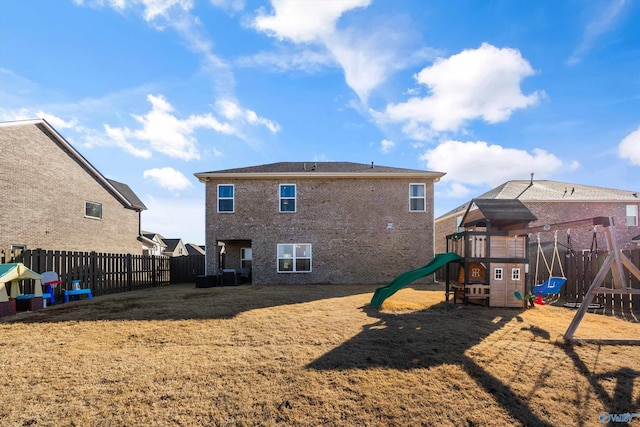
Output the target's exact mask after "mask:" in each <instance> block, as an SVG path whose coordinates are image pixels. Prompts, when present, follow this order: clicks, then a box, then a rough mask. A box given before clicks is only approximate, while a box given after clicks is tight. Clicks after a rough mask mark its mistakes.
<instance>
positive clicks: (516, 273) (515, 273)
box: [511, 268, 520, 280]
mask: <svg viewBox="0 0 640 427" xmlns="http://www.w3.org/2000/svg"><path fill="white" fill-rule="evenodd" d="M511 280H520V269H519V268H512V269H511Z"/></svg>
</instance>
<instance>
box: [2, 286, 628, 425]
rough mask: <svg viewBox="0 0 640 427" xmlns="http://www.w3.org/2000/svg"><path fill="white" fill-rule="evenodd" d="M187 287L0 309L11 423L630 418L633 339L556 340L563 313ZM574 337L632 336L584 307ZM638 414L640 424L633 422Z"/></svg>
mask: <svg viewBox="0 0 640 427" xmlns="http://www.w3.org/2000/svg"><path fill="white" fill-rule="evenodd" d="M373 290H374V287H372V286H319V285H314V286H271V287H269V286H264V287H262V286H254V287H251V286H240V287H229V288H209V289H197V288H195V287H194V285H193V284H186V285H178V286H171V287H166V288H156V289H148V290H144V291H136V292H130V293H125V294H117V295H110V296H103V297H97V298H94V300H93V301H91V302H89V301H87V302H85V301H78V302H72V303H70V304H62V305H57V306H53V307H49V308H47V309H46V310H43V311H40V312H35V313H19V314H18V315H17V316H11V317H5V318H2V319H0V368H1V370H2V375H1V376H0V393H1V395H2V404H1V405H0V420H2V421H0V424H2V425H9V426H134V425H135V426H139V425H144V426H150V425H153V426H196V425H204V426H209V425H211V426H218V425H220V426H226V425H233V426H249V425H261V426H262V425H264V426H270V425H278V424H279V425H299V426H310V425H314V426H319V425H327V426H336V425H362V426H377V425H382V426H386V425H398V426H408V425H445V426H447V425H449V426H512V425H521V426H524V425H526V426H538V425H541V426H544V425H557V426H597V425H602V424H601V423H600V422H599V416H600V414H601V413H602V412H609V413H613V414H616V413H631V414H633V413H640V357H639V356H640V347H634V346H599V345H595V344H582V345H574V346H567V345H564V344H562V343H561V336H562V334H563V333H564V331H565V329H566V327H567V326H568V324H569V322H570V321H571V319H572V317H573V315H574V313H575V312H574V311H572V310H569V309H565V308H562V307H554V306H543V307H541V306H539V307H536V308H534V309H529V310H514V309H488V308H481V307H471V306H469V307H461V306H454V305H451V304H446V303H444V293H443V292H442V291H441V290H440V289H436V288H434V287H429V286H417V287H415V288H407V289H403V290H402V291H400V292H398V293H397V294H396V295H394V296H393V297H391V298H390V299H389V300H387V302H386V303H385V305H383V307H382V309H381V310H378V309H373V308H370V307H369V306H368V303H369V301H370V299H371V296H372V294H373ZM576 335H577V336H589V337H603V336H607V337H612V338H615V337H633V338H640V323H638V320H637V319H635V318H631V319H616V318H612V317H605V316H601V315H596V314H587V315H586V316H585V319H584V321H583V323H582V325H581V326H580V328H579V329H578V331H577V334H576ZM631 424H632V425H634V424H640V419H635V420H633V421H632V423H631Z"/></svg>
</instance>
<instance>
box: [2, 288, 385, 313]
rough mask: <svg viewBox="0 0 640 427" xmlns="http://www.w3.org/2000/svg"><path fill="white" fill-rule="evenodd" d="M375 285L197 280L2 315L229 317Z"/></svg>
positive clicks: (341, 295)
mask: <svg viewBox="0 0 640 427" xmlns="http://www.w3.org/2000/svg"><path fill="white" fill-rule="evenodd" d="M375 288H376V286H375V285H305V286H296V285H272V286H251V285H241V286H230V287H214V288H196V287H195V285H194V284H180V285H170V286H164V287H159V288H148V289H143V290H137V291H131V292H123V293H118V294H111V295H104V296H99V297H94V298H93V300H92V301H88V300H86V299H85V300H80V301H71V302H70V303H58V304H55V305H53V306H49V307H48V308H46V309H44V310H39V311H36V312H22V313H18V314H17V315H16V316H5V317H0V322H3V323H13V322H21V323H39V322H43V323H44V322H47V323H51V322H66V321H96V320H188V319H230V318H233V317H235V316H237V315H238V314H240V313H243V312H246V311H250V310H256V309H260V308H268V307H277V306H283V305H290V304H301V303H307V302H313V301H320V300H324V299H331V298H344V297H348V296H352V295H358V294H363V293H369V294H373V291H374V290H375Z"/></svg>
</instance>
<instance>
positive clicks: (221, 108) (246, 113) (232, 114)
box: [216, 99, 280, 133]
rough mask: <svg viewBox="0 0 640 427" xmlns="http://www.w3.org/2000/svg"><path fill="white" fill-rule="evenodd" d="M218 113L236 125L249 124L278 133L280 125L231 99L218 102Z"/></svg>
mask: <svg viewBox="0 0 640 427" xmlns="http://www.w3.org/2000/svg"><path fill="white" fill-rule="evenodd" d="M216 108H217V110H218V112H219V113H220V114H221V115H222V116H223V117H224V118H226V119H227V120H230V121H232V122H234V123H242V124H249V125H252V126H256V125H259V126H263V127H265V128H267V129H268V130H269V131H270V132H271V133H278V131H280V125H279V124H278V123H276V122H274V121H272V120H269V119H266V118H264V117H260V116H258V114H256V112H255V111H252V110H249V109H243V108H242V107H240V106H239V105H238V104H236V103H235V102H233V101H231V100H229V99H220V100H218V101H217V102H216Z"/></svg>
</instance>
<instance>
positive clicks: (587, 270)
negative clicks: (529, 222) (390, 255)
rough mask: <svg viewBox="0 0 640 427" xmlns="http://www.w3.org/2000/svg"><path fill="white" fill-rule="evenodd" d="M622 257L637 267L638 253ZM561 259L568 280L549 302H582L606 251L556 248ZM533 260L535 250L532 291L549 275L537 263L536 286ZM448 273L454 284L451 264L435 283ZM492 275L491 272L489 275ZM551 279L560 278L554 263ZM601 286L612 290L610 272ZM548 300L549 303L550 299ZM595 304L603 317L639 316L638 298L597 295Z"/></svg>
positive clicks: (548, 254) (632, 279)
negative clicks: (625, 257) (613, 315)
mask: <svg viewBox="0 0 640 427" xmlns="http://www.w3.org/2000/svg"><path fill="white" fill-rule="evenodd" d="M623 252H624V254H625V255H626V256H627V257H628V258H629V259H630V260H631V261H632V262H633V264H634V265H636V266H640V250H639V249H634V250H631V251H623ZM559 253H560V259H561V260H562V269H563V271H564V276H565V277H566V278H567V282H566V283H565V284H564V286H563V287H562V289H561V291H560V293H559V294H558V295H557V296H550V297H549V298H550V299H551V300H552V301H553V302H557V303H561V304H564V303H575V302H581V301H582V298H583V297H584V294H585V293H586V291H587V289H589V286H590V285H591V283H592V282H593V279H594V278H595V277H596V274H598V271H599V270H600V267H602V264H603V262H604V260H605V258H606V257H607V251H599V252H592V251H585V252H573V253H571V251H567V250H566V248H564V247H561V248H559ZM544 254H545V257H546V259H547V261H548V262H549V264H551V259H552V256H553V249H547V250H545V251H544ZM536 257H537V251H536V250H535V248H533V249H531V250H530V253H529V274H528V275H527V289H528V290H531V289H532V288H533V286H535V285H538V284H540V283H542V282H543V281H545V280H546V279H548V278H549V272H548V271H547V267H546V266H545V264H544V261H543V260H542V259H540V261H539V263H538V277H537V279H538V282H539V283H535V280H536V277H535V276H536V271H535V270H536ZM447 268H448V269H449V278H450V280H451V281H457V279H458V273H459V271H458V269H459V264H458V263H455V262H452V263H450V264H448V266H445V267H443V268H441V269H440V270H438V272H437V273H436V279H437V280H438V281H441V282H444V281H445V278H446V269H447ZM489 274H491V272H489ZM624 274H625V277H626V279H627V280H628V283H629V285H630V286H631V287H632V288H635V289H640V283H639V281H638V279H636V278H635V277H634V276H633V275H632V274H631V273H629V271H628V270H627V269H624ZM553 275H554V276H561V275H562V272H561V270H560V267H559V265H558V262H557V259H556V263H555V265H554V268H553ZM603 286H606V287H608V288H612V287H613V276H612V274H611V272H609V273H608V274H607V276H606V277H605V280H604V284H603ZM549 298H548V299H549ZM594 302H595V303H597V304H600V305H601V306H602V307H603V308H602V309H601V311H600V312H602V313H606V314H625V313H629V312H631V311H633V312H640V295H635V294H634V295H632V294H622V295H620V294H617V295H612V294H607V295H598V296H597V297H596V298H595V299H594Z"/></svg>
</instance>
